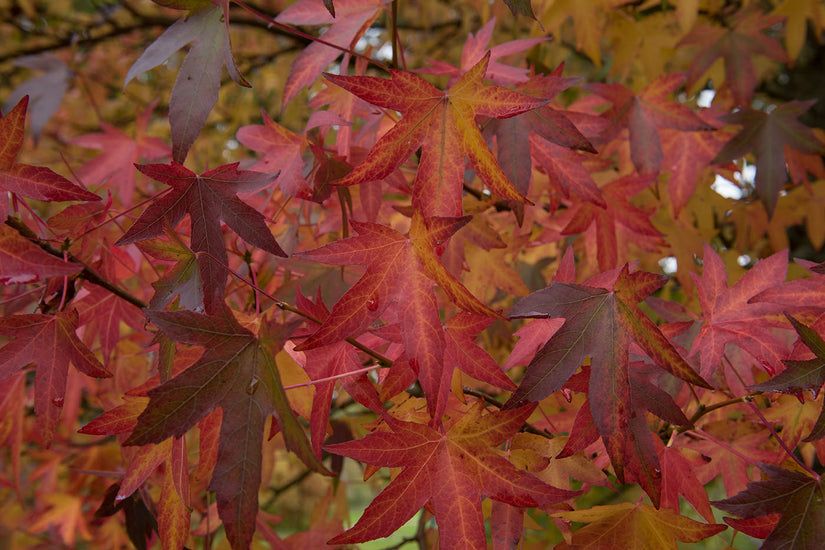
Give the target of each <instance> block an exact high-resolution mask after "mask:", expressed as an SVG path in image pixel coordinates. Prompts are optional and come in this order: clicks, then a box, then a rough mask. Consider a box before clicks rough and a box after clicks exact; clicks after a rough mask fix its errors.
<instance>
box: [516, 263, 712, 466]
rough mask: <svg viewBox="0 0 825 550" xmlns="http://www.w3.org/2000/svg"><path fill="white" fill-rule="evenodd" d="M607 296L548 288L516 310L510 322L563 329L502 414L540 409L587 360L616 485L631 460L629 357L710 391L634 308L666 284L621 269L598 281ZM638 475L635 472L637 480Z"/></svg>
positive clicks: (591, 289)
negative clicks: (540, 322) (555, 321)
mask: <svg viewBox="0 0 825 550" xmlns="http://www.w3.org/2000/svg"><path fill="white" fill-rule="evenodd" d="M602 279H603V280H602V284H609V285H610V287H611V288H610V289H608V288H599V287H595V286H586V285H580V284H572V283H552V284H551V285H550V286H549V287H547V288H545V289H543V290H539V291H537V292H534V293H533V294H531V295H530V296H528V297H526V298H524V299H523V300H521V301H520V302H519V303H517V304H516V305H515V307H514V308H513V310H512V311H511V312H510V317H511V318H524V317H538V318H543V317H546V318H563V319H564V320H565V321H564V324H563V325H562V326H561V328H559V329H558V330H557V331H556V332H555V333H554V334H553V336H552V337H551V338H550V340H549V341H548V342H547V344H545V345H544V347H543V348H542V349H541V350H539V352H538V353H536V355H535V357H534V358H533V360H532V361H531V362H530V364H529V365H528V366H527V371H526V372H525V374H524V377H523V378H522V381H521V383H520V385H519V387H518V389H517V390H516V391H515V393H513V395H512V396H511V397H510V400H509V401H507V403H506V404H505V405H504V407H505V409H511V408H516V407H520V406H523V405H524V404H525V403H527V402H534V401H540V400H542V399H544V398H545V397H547V396H548V395H550V394H551V393H553V392H555V391H556V390H558V389H561V387H562V386H564V384H565V383H566V382H567V380H568V379H569V378H570V377H571V376H573V374H574V373H575V372H576V370H578V368H579V367H580V366H581V365H582V363H583V362H584V360H585V359H586V358H587V357H588V356H590V364H591V374H590V390H589V392H590V393H589V396H590V409H591V411H592V416H593V420H594V422H595V424H596V427H597V428H598V431H599V434H601V436H602V438H603V439H604V441H605V446H606V448H607V451H608V453H609V455H610V458H611V461H612V463H613V468H614V470H615V471H616V474H617V475H618V477H619V479H624V476H623V472H624V467H625V465H626V464H627V463H628V462H629V461H630V460H631V456H630V455H629V452H630V450H629V448H628V446H627V444H626V443H627V438H628V437H629V435H628V434H629V433H631V432H630V423H631V392H630V373H629V366H628V353H629V350H630V345H631V343H635V344H637V345H638V346H639V347H640V348H641V349H642V350H643V351H644V352H645V353H646V354H647V355H648V356H649V357H650V358H651V359H653V360H654V361H655V362H656V364H657V365H659V366H660V367H662V368H664V369H665V370H667V371H668V372H670V373H671V374H673V375H675V376H678V377H679V378H681V379H683V380H685V381H687V382H690V383H692V384H696V385H698V386H702V387H709V385H708V383H707V382H705V381H704V380H703V379H702V378H701V377H700V376H699V375H698V374H697V373H696V372H695V371H694V370H693V368H692V367H691V366H690V365H689V364H688V363H687V362H686V361H685V359H684V358H683V357H682V356H681V355H680V354H679V352H678V351H677V350H676V349H675V348H674V347H673V345H672V344H671V343H670V342H669V341H668V339H667V338H666V337H665V336H664V335H663V334H662V332H661V331H660V330H659V328H658V327H657V326H656V325H655V324H654V323H653V321H651V320H650V318H649V317H647V315H645V314H644V313H643V312H642V310H641V309H639V306H638V303H639V302H641V301H642V300H644V299H645V298H646V297H647V296H648V295H650V294H651V293H652V292H654V291H655V290H657V289H658V288H659V287H661V286H662V285H663V284H664V282H665V279H664V278H663V277H661V276H659V275H654V274H653V273H647V272H643V271H635V272H630V271H629V269H628V267H627V266H625V267H623V268H622V269H621V270H618V273H616V274H615V276H614V277H613V282H610V281H608V280H605V278H604V277H603V278H602ZM637 475H638V472H637Z"/></svg>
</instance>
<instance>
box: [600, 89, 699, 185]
mask: <svg viewBox="0 0 825 550" xmlns="http://www.w3.org/2000/svg"><path fill="white" fill-rule="evenodd" d="M685 78H686V77H685V76H684V75H680V74H669V75H665V76H660V77H659V78H657V79H656V80H654V81H653V82H651V83H650V84H648V85H647V86H645V88H644V89H643V90H642V91H641V92H639V93H638V94H634V93H633V92H632V91H631V90H629V89H627V88H625V87H624V86H622V85H621V84H602V83H598V82H594V83H591V84H588V85H587V86H586V87H587V89H589V90H590V91H592V92H593V93H595V94H596V95H599V96H601V97H603V98H604V99H606V100H608V101H610V102H611V103H612V105H613V106H612V107H611V108H610V109H609V110H608V111H607V112H605V113H604V116H605V117H606V118H607V119H608V120H610V121H611V122H612V123H613V125H612V126H611V127H610V128H608V129H607V130H606V131H605V132H604V134H603V138H604V139H606V140H610V139H613V138H614V137H615V136H616V135H617V134H618V133H619V131H620V130H621V129H622V128H627V130H628V133H629V139H630V158H631V160H632V161H633V165H634V166H635V167H636V170H637V171H638V172H639V174H642V175H646V174H658V173H659V170H660V169H661V166H662V157H663V153H662V141H661V138H660V136H659V128H670V129H673V130H679V131H682V132H695V131H700V130H710V129H712V127H711V126H709V125H708V124H706V123H705V121H704V120H702V119H701V118H699V117H698V116H697V115H696V114H695V113H694V112H693V111H691V110H690V108H689V107H687V106H686V105H682V104H680V103H676V102H675V101H669V100H668V99H667V96H668V95H669V94H672V93H673V92H674V91H676V90H677V89H678V88H679V87H680V86H681V85H682V84H684V82H685Z"/></svg>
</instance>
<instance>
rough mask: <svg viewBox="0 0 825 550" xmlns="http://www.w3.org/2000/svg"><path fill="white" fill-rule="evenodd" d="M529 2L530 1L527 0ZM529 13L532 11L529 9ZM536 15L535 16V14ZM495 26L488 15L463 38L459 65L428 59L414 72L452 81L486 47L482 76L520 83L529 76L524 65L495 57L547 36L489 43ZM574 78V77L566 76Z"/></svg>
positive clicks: (471, 64)
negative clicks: (486, 61) (488, 54)
mask: <svg viewBox="0 0 825 550" xmlns="http://www.w3.org/2000/svg"><path fill="white" fill-rule="evenodd" d="M528 5H529V2H528ZM530 17H533V16H532V12H531V13H530ZM534 19H535V18H534ZM495 26H496V18H495V17H491V18H490V20H489V21H487V23H485V25H484V26H483V27H481V28H480V29H479V30H478V32H477V33H476V34H475V35H473V34H472V33H470V34H469V35H468V36H467V40H466V41H465V42H464V47H463V48H462V50H461V66H460V67H455V66H454V65H450V64H449V63H445V62H443V61H438V60H431V61H430V66H429V67H424V68H423V69H419V70H417V71H414V72H418V73H423V74H434V75H449V76H450V83H451V84H452V83H453V82H454V81H455V80H456V79H457V78H458V77H459V76H461V74H463V73H465V72H467V71H469V70H471V69H472V67H473V66H475V65H476V64H477V63H478V62H479V61H481V60H482V59H484V56H485V55H487V51H488V50H489V52H490V62H489V63H488V65H487V74H486V75H485V78H487V79H489V80H491V81H492V82H494V83H496V84H500V85H502V86H509V85H513V84H521V83H522V82H525V81H526V80H528V73H527V69H522V68H518V67H513V66H512V65H508V64H505V63H500V62H499V61H498V60H499V59H501V58H502V57H506V56H510V55H514V54H517V53H519V52H523V51H524V50H528V49H530V48H532V47H533V46H535V45H536V44H541V43H542V42H544V41H546V40H549V38H547V37H540V38H522V39H519V40H511V41H509V42H505V43H503V44H497V45H495V46H492V47H488V46H489V44H490V40H491V39H492V37H493V30H494V29H495ZM569 80H573V79H569Z"/></svg>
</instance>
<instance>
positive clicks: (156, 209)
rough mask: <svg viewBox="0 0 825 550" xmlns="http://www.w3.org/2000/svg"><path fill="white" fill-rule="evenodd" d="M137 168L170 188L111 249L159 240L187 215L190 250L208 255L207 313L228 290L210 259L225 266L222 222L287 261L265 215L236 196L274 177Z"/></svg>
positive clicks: (204, 261) (203, 260)
mask: <svg viewBox="0 0 825 550" xmlns="http://www.w3.org/2000/svg"><path fill="white" fill-rule="evenodd" d="M137 169H138V170H140V171H141V172H142V173H144V174H146V175H147V176H149V177H151V178H152V179H155V180H157V181H159V182H162V183H165V184H166V185H170V186H171V187H172V189H170V190H169V192H168V193H167V194H166V195H164V196H162V197H160V198H158V199H156V200H155V201H154V202H153V203H152V204H151V205H150V206H149V208H147V209H146V211H144V212H143V214H142V215H141V216H140V218H138V220H137V221H136V222H135V223H134V224H133V225H132V227H130V228H129V230H128V231H127V232H126V234H124V235H123V236H122V237H121V238H120V240H118V241H117V243H115V244H118V245H124V244H129V243H133V242H137V241H142V240H144V239H151V238H153V237H158V236H160V235H161V234H162V233H163V230H164V226H165V225H169V226H171V227H175V226H176V225H177V224H178V223H179V222H180V221H181V220H182V219H183V217H184V216H185V215H186V214H189V220H190V223H191V226H192V240H191V244H190V246H191V248H192V250H194V251H195V252H207V253H208V254H209V255H210V256H211V258H210V257H199V258H198V265H199V268H200V275H201V281H202V283H203V302H204V307H205V308H206V311H207V312H212V311H214V310H215V308H216V307H220V304H222V303H223V295H224V288H225V286H226V275H227V273H226V269H225V268H224V267H223V266H222V265H220V264H219V263H217V262H215V260H214V259H217V260H218V261H219V262H221V263H222V264H224V265H225V264H226V263H227V256H226V248H225V245H224V242H223V234H222V233H221V224H220V222H221V220H223V221H224V222H225V223H226V225H228V226H229V227H231V228H232V229H234V230H235V232H236V233H237V234H238V236H240V237H241V238H242V239H243V240H244V241H246V242H247V243H249V244H251V245H254V246H257V247H260V248H262V249H264V250H266V251H267V252H270V253H272V254H275V255H277V256H286V253H285V252H284V251H283V250H282V249H281V247H280V246H279V245H278V243H277V242H276V241H275V238H274V237H273V236H272V233H270V231H269V228H268V227H267V226H266V223H265V218H264V215H263V214H261V213H260V212H258V211H257V210H255V209H254V208H252V207H251V206H249V205H248V204H246V203H244V202H242V201H241V200H240V199H238V197H237V195H236V194H237V193H241V192H250V191H256V190H258V189H261V188H262V187H264V186H265V185H267V184H268V183H270V182H271V181H272V179H273V176H270V175H267V174H261V173H260V172H251V171H249V170H238V163H234V164H225V165H223V166H219V167H217V168H215V169H214V170H209V171H208V172H204V173H203V174H200V175H198V174H195V173H194V172H192V171H191V170H188V169H187V168H184V167H183V166H181V165H180V164H177V163H175V162H172V163H171V164H144V165H138V166H137Z"/></svg>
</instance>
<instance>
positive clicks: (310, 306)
mask: <svg viewBox="0 0 825 550" xmlns="http://www.w3.org/2000/svg"><path fill="white" fill-rule="evenodd" d="M296 305H297V306H298V309H300V310H301V311H303V312H305V313H307V314H309V315H312V316H313V317H315V318H316V319H318V320H319V321H321V322H323V321H325V320H326V319H327V318H328V317H329V315H330V312H329V310H328V309H327V308H326V306H325V305H324V303H323V301H322V300H321V296H320V288H319V289H318V296H317V298H316V300H315V302H313V301H311V300H310V299H309V298H307V297H306V296H304V295H303V294H302V293H301V291H300V289H298V295H297V300H296ZM311 326H312V327H313V328H312V329H311V330H310V331H309V332H310V334H311V333H312V332H314V330H315V329H316V328H317V325H316V324H315V323H312V325H311ZM304 335H305V334H303V333H301V332H296V333H295V334H294V335H293V339H298V338H300V337H301V336H304ZM299 341H300V340H299ZM303 353H304V354H305V357H304V359H305V363H304V365H303V367H304V370H305V371H306V373H307V374H308V375H309V377H310V378H311V379H312V380H321V379H323V378H328V377H331V376H337V375H341V374H345V373H351V372H353V371H358V370H360V369H361V363H360V362H359V358H358V354H357V353H356V349H355V347H353V346H352V345H350V344H349V343H348V342H346V341H344V340H339V341H337V342H334V343H332V344H329V345H326V346H320V347H316V348H313V349H308V350H306V351H304V352H303ZM335 382H336V381H335V380H326V381H323V382H318V383H316V384H315V395H314V397H313V399H312V414H311V415H310V418H309V424H310V434H311V439H312V448H313V450H314V451H315V455H316V456H317V457H318V458H319V459H320V458H321V446H322V445H323V443H324V439H325V438H326V434H327V422H328V420H329V411H330V403H331V402H332V398H333V391H334V389H335ZM340 382H341V384H342V386H343V387H344V389H345V390H346V391H347V393H348V394H349V395H350V396H351V397H352V398H353V399H355V400H356V401H357V402H359V403H361V404H362V405H364V406H365V407H367V408H368V409H370V410H372V411H374V412H376V413H381V412H382V411H383V410H384V405H383V403H382V402H381V401H380V400H379V398H378V393H377V392H376V390H375V387H374V386H373V383H372V382H371V381H370V379H369V378H368V377H367V373H365V372H361V373H360V374H357V375H352V376H346V377H343V378H341V380H340Z"/></svg>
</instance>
